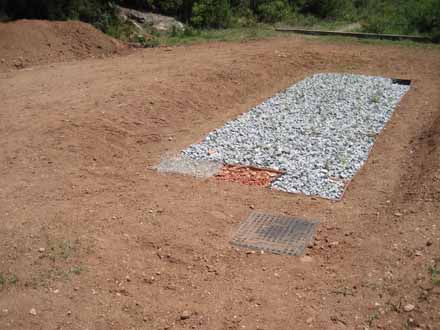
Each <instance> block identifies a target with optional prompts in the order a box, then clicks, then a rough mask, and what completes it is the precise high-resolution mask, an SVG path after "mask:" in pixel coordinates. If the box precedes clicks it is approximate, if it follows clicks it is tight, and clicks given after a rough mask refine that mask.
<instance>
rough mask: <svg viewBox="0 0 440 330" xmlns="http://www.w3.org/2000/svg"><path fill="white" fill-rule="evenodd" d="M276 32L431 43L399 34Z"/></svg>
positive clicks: (423, 39)
mask: <svg viewBox="0 0 440 330" xmlns="http://www.w3.org/2000/svg"><path fill="white" fill-rule="evenodd" d="M275 31H278V32H293V33H300V34H308V35H318V36H340V37H351V38H360V39H385V40H410V41H416V42H425V43H429V42H433V41H432V39H431V38H428V37H419V36H406V35H399V34H377V33H360V32H336V31H323V30H304V29H291V28H277V29H275Z"/></svg>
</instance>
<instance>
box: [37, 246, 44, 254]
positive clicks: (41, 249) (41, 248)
mask: <svg viewBox="0 0 440 330" xmlns="http://www.w3.org/2000/svg"><path fill="white" fill-rule="evenodd" d="M44 251H46V249H45V248H44V247H40V248H39V249H38V252H40V253H43V252H44Z"/></svg>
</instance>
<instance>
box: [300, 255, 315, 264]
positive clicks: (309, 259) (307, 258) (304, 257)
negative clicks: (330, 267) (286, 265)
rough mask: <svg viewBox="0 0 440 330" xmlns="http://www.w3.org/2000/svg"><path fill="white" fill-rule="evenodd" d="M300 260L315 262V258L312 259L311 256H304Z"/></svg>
mask: <svg viewBox="0 0 440 330" xmlns="http://www.w3.org/2000/svg"><path fill="white" fill-rule="evenodd" d="M299 260H300V261H301V262H306V263H309V262H312V261H313V258H312V257H310V256H303V257H300V258H299Z"/></svg>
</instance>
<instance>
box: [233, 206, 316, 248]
mask: <svg viewBox="0 0 440 330" xmlns="http://www.w3.org/2000/svg"><path fill="white" fill-rule="evenodd" d="M318 224H319V221H317V220H305V219H300V218H293V217H289V216H285V215H275V214H268V213H263V212H252V213H251V214H250V215H249V217H248V218H247V219H246V220H244V221H243V222H242V223H241V224H240V225H239V227H238V229H237V231H236V233H235V235H234V236H233V238H232V240H231V244H233V245H235V246H239V247H244V248H248V249H252V250H258V251H261V250H263V251H265V252H271V253H274V254H280V255H289V256H301V255H302V254H303V253H304V250H305V248H306V247H307V245H308V244H309V242H310V241H311V240H312V238H313V235H314V234H315V232H316V227H317V225H318Z"/></svg>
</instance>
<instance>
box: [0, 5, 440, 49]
mask: <svg viewBox="0 0 440 330" xmlns="http://www.w3.org/2000/svg"><path fill="white" fill-rule="evenodd" d="M113 4H119V5H122V6H127V7H130V8H134V9H139V10H147V11H153V12H157V13H160V14H164V15H170V16H174V17H176V18H178V19H180V20H182V21H184V22H186V23H188V24H190V25H192V26H193V27H195V28H226V27H230V26H234V27H252V26H255V25H257V24H258V22H267V23H271V24H273V23H277V22H280V21H283V22H286V23H288V24H295V25H303V26H311V25H316V26H320V25H324V26H332V23H331V22H332V21H333V22H346V23H351V22H361V24H362V29H363V30H364V31H367V32H376V33H399V34H421V35H428V36H432V37H434V38H437V40H439V41H440V0H0V20H4V19H5V18H8V17H9V18H11V19H19V18H36V19H50V20H67V19H79V20H82V21H85V22H89V23H92V24H94V25H95V26H96V27H98V28H100V29H101V30H103V31H104V32H106V33H109V34H111V35H113V36H116V37H120V36H122V37H123V36H126V35H128V34H129V33H130V26H127V25H124V24H125V23H123V22H120V21H119V20H118V19H117V18H116V17H115V15H114V12H113V10H114V9H113V8H114V7H113ZM323 22H324V23H325V24H323Z"/></svg>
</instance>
